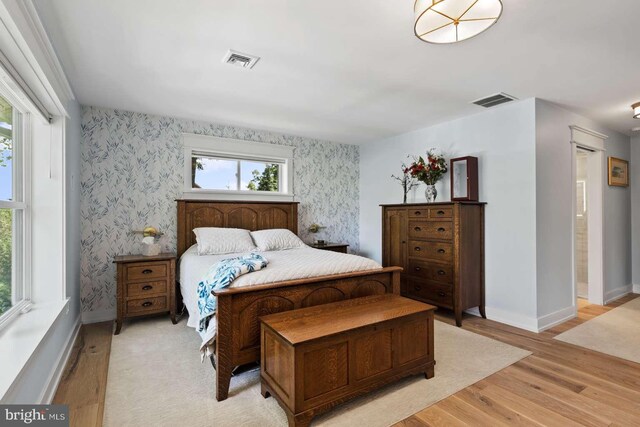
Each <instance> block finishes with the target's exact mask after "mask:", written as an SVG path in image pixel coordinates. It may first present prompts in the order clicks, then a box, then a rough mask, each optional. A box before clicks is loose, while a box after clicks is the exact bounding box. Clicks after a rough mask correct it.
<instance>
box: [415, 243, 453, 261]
mask: <svg viewBox="0 0 640 427" xmlns="http://www.w3.org/2000/svg"><path fill="white" fill-rule="evenodd" d="M409 257H411V258H420V259H432V260H436V261H443V262H453V245H452V244H451V243H440V242H429V241H424V240H409Z"/></svg>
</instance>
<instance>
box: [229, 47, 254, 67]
mask: <svg viewBox="0 0 640 427" xmlns="http://www.w3.org/2000/svg"><path fill="white" fill-rule="evenodd" d="M259 59H260V57H259V56H255V55H249V54H247V53H242V52H236V51H235V50H231V49H229V51H228V52H227V54H226V55H225V56H224V58H222V62H226V63H227V64H231V65H235V66H237V67H241V68H253V66H254V65H256V62H258V60H259Z"/></svg>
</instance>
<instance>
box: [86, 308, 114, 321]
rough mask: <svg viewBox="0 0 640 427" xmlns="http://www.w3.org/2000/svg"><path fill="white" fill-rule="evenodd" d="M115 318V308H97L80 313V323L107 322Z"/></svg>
mask: <svg viewBox="0 0 640 427" xmlns="http://www.w3.org/2000/svg"><path fill="white" fill-rule="evenodd" d="M115 318H116V310H115V309H111V308H110V309H108V310H99V311H85V312H83V313H82V323H83V324H85V325H86V324H88V323H98V322H107V321H109V320H115Z"/></svg>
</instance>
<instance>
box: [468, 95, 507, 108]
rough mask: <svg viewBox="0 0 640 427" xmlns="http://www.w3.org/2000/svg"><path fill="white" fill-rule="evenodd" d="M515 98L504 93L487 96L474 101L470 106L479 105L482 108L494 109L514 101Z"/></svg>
mask: <svg viewBox="0 0 640 427" xmlns="http://www.w3.org/2000/svg"><path fill="white" fill-rule="evenodd" d="M516 99H518V98H516V97H515V96H511V95H507V94H506V93H502V92H500V93H496V94H495V95H489V96H486V97H484V98H480V99H476V100H475V101H473V102H472V104H476V105H479V106H481V107H484V108H491V107H495V106H496V105H500V104H504V103H505V102H511V101H515V100H516Z"/></svg>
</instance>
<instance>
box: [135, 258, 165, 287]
mask: <svg viewBox="0 0 640 427" xmlns="http://www.w3.org/2000/svg"><path fill="white" fill-rule="evenodd" d="M167 270H168V269H167V263H166V262H150V263H145V264H140V263H136V264H134V265H128V266H127V267H126V273H125V277H126V279H125V280H126V281H127V282H135V281H143V280H144V281H147V280H150V279H162V278H165V277H167Z"/></svg>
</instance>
